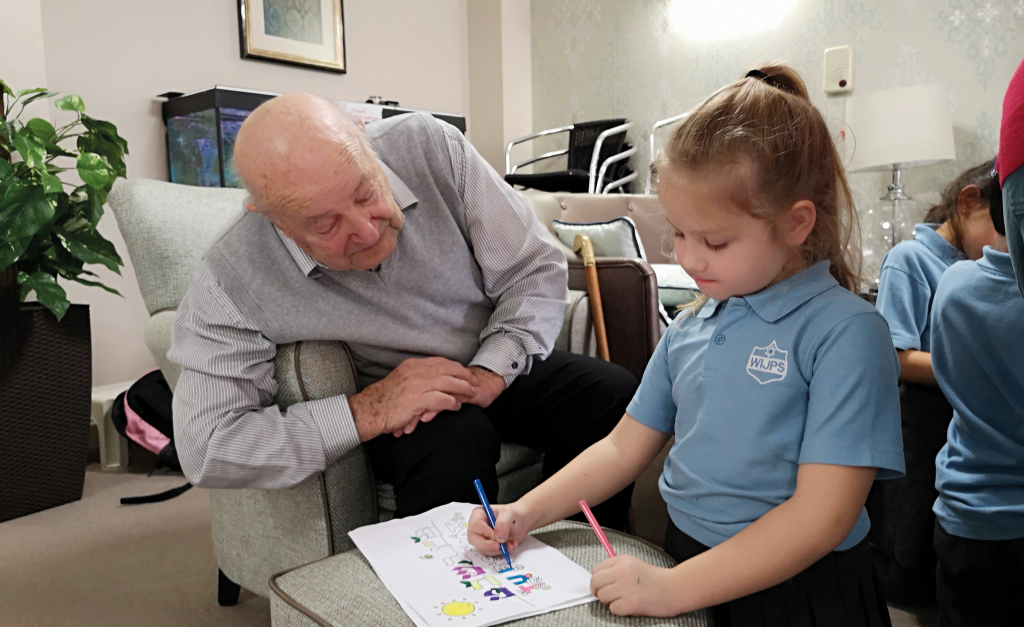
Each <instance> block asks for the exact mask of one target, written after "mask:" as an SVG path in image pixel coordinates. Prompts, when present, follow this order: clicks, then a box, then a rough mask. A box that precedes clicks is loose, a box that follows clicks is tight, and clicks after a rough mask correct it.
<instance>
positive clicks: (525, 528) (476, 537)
mask: <svg viewBox="0 0 1024 627" xmlns="http://www.w3.org/2000/svg"><path fill="white" fill-rule="evenodd" d="M491 510H492V511H493V512H494V529H491V525H490V523H488V522H487V514H485V513H484V510H483V508H482V507H477V508H475V509H474V510H473V513H472V514H470V516H469V525H468V526H467V527H466V532H467V537H468V539H469V543H470V544H472V545H473V547H474V548H475V549H476V550H477V551H480V552H481V553H483V554H484V555H501V546H500V544H501V543H502V542H504V543H505V548H507V549H508V550H509V551H510V552H511V551H512V550H514V549H515V548H516V547H517V546H519V543H520V542H522V541H523V538H525V537H526V534H528V533H529V532H530V526H529V523H528V521H527V515H526V514H527V513H526V510H525V508H523V507H522V506H521V505H518V504H516V503H511V504H509V505H492V506H491Z"/></svg>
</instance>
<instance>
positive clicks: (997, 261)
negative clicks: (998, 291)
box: [978, 246, 1016, 278]
mask: <svg viewBox="0 0 1024 627" xmlns="http://www.w3.org/2000/svg"><path fill="white" fill-rule="evenodd" d="M981 255H982V257H981V259H979V260H978V265H979V266H982V267H984V268H987V269H989V270H991V271H993V272H998V273H999V274H1005V275H1006V276H1008V277H1010V278H1014V277H1015V276H1016V275H1015V274H1014V272H1013V262H1012V261H1011V260H1010V255H1009V253H1004V252H999V251H998V250H996V249H995V248H992V247H991V246H986V247H984V248H983V249H981Z"/></svg>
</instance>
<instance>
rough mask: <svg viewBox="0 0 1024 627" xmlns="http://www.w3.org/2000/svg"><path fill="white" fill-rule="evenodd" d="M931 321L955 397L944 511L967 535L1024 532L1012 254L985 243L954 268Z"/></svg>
mask: <svg viewBox="0 0 1024 627" xmlns="http://www.w3.org/2000/svg"><path fill="white" fill-rule="evenodd" d="M932 329H933V331H932V333H933V335H932V369H933V370H935V378H936V379H938V381H939V387H941V388H942V391H943V392H944V393H945V394H946V398H947V399H949V402H950V404H951V405H952V406H953V421H952V422H951V423H950V424H949V431H948V432H947V435H946V445H945V446H943V447H942V450H940V451H939V454H938V456H937V457H936V459H935V487H936V489H937V490H938V491H939V498H938V499H937V500H936V501H935V507H934V510H935V515H936V516H937V517H938V519H939V524H941V525H942V528H943V529H945V530H946V533H949V534H952V535H954V536H960V537H961V538H971V539H974V540H1009V539H1013V538H1021V537H1024V298H1021V294H1020V291H1019V290H1018V289H1017V281H1016V278H1015V277H1014V273H1013V266H1012V265H1011V262H1010V256H1009V255H1007V254H1006V253H1001V252H997V251H995V250H993V249H992V248H989V247H988V246H986V247H985V249H984V256H983V257H982V258H981V259H979V260H978V261H977V262H973V261H964V262H961V263H958V264H955V265H954V266H953V267H951V268H950V269H949V270H948V271H946V275H945V276H944V277H942V281H941V282H940V283H939V290H938V292H936V294H935V306H934V311H933V313H932Z"/></svg>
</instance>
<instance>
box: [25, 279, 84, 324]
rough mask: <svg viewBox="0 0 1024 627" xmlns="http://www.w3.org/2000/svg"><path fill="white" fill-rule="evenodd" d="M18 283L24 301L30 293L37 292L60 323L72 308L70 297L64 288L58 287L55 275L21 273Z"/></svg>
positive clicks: (39, 298) (38, 297)
mask: <svg viewBox="0 0 1024 627" xmlns="http://www.w3.org/2000/svg"><path fill="white" fill-rule="evenodd" d="M18 283H19V284H21V298H22V300H24V299H25V297H26V296H28V293H29V292H31V291H35V293H36V298H37V299H38V300H39V302H40V303H42V304H43V305H44V306H46V308H47V309H49V310H50V311H52V312H53V315H54V316H56V317H57V320H58V321H59V320H60V319H61V318H63V317H64V314H66V313H67V312H68V307H70V306H71V303H70V302H69V301H68V295H67V293H66V292H65V291H64V288H62V287H61V286H59V285H57V280H56V279H55V278H53V275H50V274H47V273H45V272H33V273H32V274H25V273H24V272H19V273H18Z"/></svg>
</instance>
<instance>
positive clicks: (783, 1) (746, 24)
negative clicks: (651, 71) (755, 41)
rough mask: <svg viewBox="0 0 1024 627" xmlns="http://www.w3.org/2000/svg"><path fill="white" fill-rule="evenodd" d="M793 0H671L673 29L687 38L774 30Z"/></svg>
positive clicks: (713, 38)
mask: <svg viewBox="0 0 1024 627" xmlns="http://www.w3.org/2000/svg"><path fill="white" fill-rule="evenodd" d="M795 4H796V0H672V4H671V5H669V20H670V22H671V24H672V28H673V29H674V30H675V31H676V32H679V33H681V34H682V35H683V36H685V37H686V38H687V39H692V40H695V41H718V40H724V39H735V38H737V37H743V36H746V35H753V34H755V33H760V32H764V31H772V30H775V29H777V28H778V27H779V26H780V25H781V24H782V21H783V20H784V19H785V18H786V16H787V15H789V13H790V11H792V9H793V6H794V5H795Z"/></svg>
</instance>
